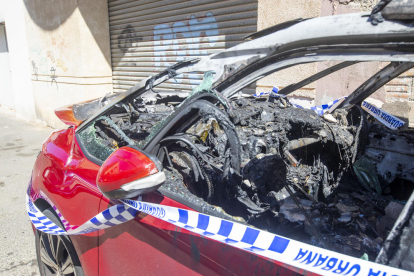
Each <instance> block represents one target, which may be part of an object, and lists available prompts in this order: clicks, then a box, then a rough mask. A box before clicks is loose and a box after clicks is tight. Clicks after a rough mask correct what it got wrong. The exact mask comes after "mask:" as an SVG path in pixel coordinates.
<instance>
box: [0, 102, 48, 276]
mask: <svg viewBox="0 0 414 276" xmlns="http://www.w3.org/2000/svg"><path fill="white" fill-rule="evenodd" d="M51 132H52V129H51V128H48V127H41V126H37V125H34V124H31V123H28V122H25V121H22V120H20V119H17V118H16V117H15V115H14V112H12V111H10V110H5V109H3V108H1V107H0V196H1V197H0V275H2V276H6V275H13V276H14V275H40V274H39V269H38V267H37V261H36V252H35V243H34V241H35V239H34V235H33V231H32V228H31V226H30V223H29V219H28V217H27V213H26V207H25V190H26V188H27V183H28V181H29V177H30V173H31V171H32V167H33V163H34V161H35V159H36V156H37V153H38V152H39V150H40V146H41V144H42V143H43V142H44V140H45V139H46V138H47V137H48V136H49V134H50V133H51Z"/></svg>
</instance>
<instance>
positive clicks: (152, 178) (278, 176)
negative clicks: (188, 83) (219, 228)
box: [27, 13, 414, 275]
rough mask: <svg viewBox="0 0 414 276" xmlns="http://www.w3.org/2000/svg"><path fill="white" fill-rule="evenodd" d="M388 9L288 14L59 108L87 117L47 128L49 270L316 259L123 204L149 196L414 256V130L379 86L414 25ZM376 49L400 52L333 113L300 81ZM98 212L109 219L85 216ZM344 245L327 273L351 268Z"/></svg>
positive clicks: (37, 189) (393, 257)
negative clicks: (166, 86)
mask: <svg viewBox="0 0 414 276" xmlns="http://www.w3.org/2000/svg"><path fill="white" fill-rule="evenodd" d="M385 14H386V13H384V16H385V17H386V15H385ZM404 19H406V18H404ZM381 20H382V22H381V23H380V24H379V26H375V25H373V24H372V22H371V21H372V19H371V18H370V17H369V15H361V14H347V15H339V16H332V17H322V18H314V19H308V20H303V19H301V20H295V21H292V22H287V23H284V24H282V25H277V26H274V27H272V28H269V29H266V30H263V31H261V32H258V33H255V34H253V35H251V36H250V37H248V38H247V40H250V41H247V42H245V43H242V44H239V45H237V46H235V47H232V48H230V49H227V50H224V51H222V52H220V53H218V54H214V55H211V56H209V57H204V58H197V59H191V60H186V61H184V62H181V63H177V64H175V65H173V66H172V67H170V68H167V69H166V70H165V71H163V72H161V73H160V74H158V75H155V76H152V77H150V78H148V79H146V80H144V81H142V82H141V83H139V84H137V85H135V86H134V87H133V88H131V89H130V90H128V91H127V92H125V93H123V94H119V95H109V96H106V97H103V98H102V99H98V100H94V101H91V102H87V103H81V104H76V105H73V106H70V107H66V108H62V109H59V110H56V114H57V116H58V117H59V118H60V119H61V120H62V121H63V122H65V123H67V124H69V125H71V127H69V128H68V129H66V130H61V131H57V132H55V133H53V134H52V135H51V136H50V137H49V138H48V140H47V141H46V142H45V143H44V144H43V147H42V151H41V153H40V155H39V156H38V159H37V161H36V163H35V167H34V170H33V175H32V179H31V181H30V184H29V188H28V192H27V193H28V210H29V215H31V216H32V217H34V216H35V213H36V212H40V213H41V215H42V216H43V217H42V218H44V219H46V220H48V221H51V222H53V223H54V224H53V225H57V226H59V227H60V228H59V229H58V228H54V229H51V228H50V227H49V228H48V226H47V224H45V223H43V224H45V225H43V224H42V226H41V227H39V225H40V222H39V221H41V219H39V217H35V218H34V219H32V222H33V224H34V226H35V228H36V233H35V234H36V247H37V252H38V262H39V266H40V270H41V273H42V275H49V274H50V273H52V274H53V273H55V274H56V273H63V274H64V275H73V274H74V275H83V274H87V275H98V274H99V275H118V274H119V275H121V274H122V275H126V274H137V273H139V274H144V273H145V274H155V273H157V274H160V273H170V274H171V273H173V274H178V273H183V272H184V273H188V274H191V273H194V274H200V273H201V274H220V275H223V274H253V273H256V274H263V273H272V274H274V273H275V272H272V271H276V272H279V274H281V275H290V274H292V275H296V274H297V273H299V274H301V273H305V272H304V271H306V269H305V270H302V269H303V268H295V267H294V266H291V265H290V264H289V263H284V262H283V261H277V260H272V259H269V258H265V257H262V256H260V254H259V255H257V252H256V251H254V250H250V251H249V250H247V251H246V250H240V249H238V248H235V247H233V246H232V245H231V244H230V243H226V242H223V243H220V242H216V241H213V240H211V239H209V238H208V236H207V238H205V237H203V236H202V235H198V234H194V233H192V232H191V231H189V230H188V229H189V228H188V229H187V228H185V227H184V228H182V229H181V228H179V227H177V226H175V225H173V224H171V223H169V222H166V221H162V220H159V219H158V218H157V216H155V217H153V216H150V215H145V214H144V213H140V212H137V211H136V210H135V211H134V210H132V209H131V208H128V207H125V205H123V203H125V202H126V201H123V200H124V199H134V200H136V199H137V197H139V199H140V200H142V201H143V202H149V203H156V204H161V205H164V206H173V207H177V208H182V209H187V210H188V209H189V210H194V211H196V212H198V213H199V214H205V215H208V216H210V218H211V217H217V218H222V219H224V220H225V221H230V222H235V223H238V224H241V225H247V226H249V227H253V228H254V229H260V230H261V231H265V232H268V233H273V234H277V235H281V236H284V237H287V238H290V239H293V240H297V241H300V242H302V243H304V244H309V245H313V246H317V247H321V248H325V249H328V250H332V251H334V252H339V253H342V254H345V255H348V256H353V257H357V258H360V257H362V256H364V258H366V259H369V260H370V261H372V262H374V261H375V262H377V263H380V264H385V265H390V266H393V267H396V268H401V269H404V270H410V271H414V269H413V262H412V260H413V258H414V254H412V253H411V251H412V249H411V247H412V243H411V239H412V234H411V233H412V232H413V229H414V227H413V224H412V222H411V220H412V219H413V205H412V202H413V199H414V197H413V196H411V197H410V194H411V193H412V190H413V181H414V162H413V158H414V157H413V156H414V135H413V134H414V133H413V132H412V130H411V129H399V128H400V127H401V124H400V121H398V120H397V119H395V118H394V117H387V118H388V119H387V120H386V121H387V122H388V126H386V125H384V122H381V119H380V117H378V116H377V117H376V116H375V114H377V115H378V112H380V111H378V110H379V109H375V107H372V105H370V104H369V103H366V102H364V100H365V99H366V98H368V97H369V96H370V95H372V94H373V93H374V92H375V91H377V90H378V89H379V88H381V87H382V86H384V85H385V84H386V83H388V82H389V81H390V80H392V79H393V78H395V77H397V76H399V75H401V74H402V73H404V72H406V71H408V70H409V69H411V68H413V67H414V47H413V46H414V26H413V24H412V23H411V21H406V20H400V19H398V18H397V19H395V18H394V19H393V20H389V19H381ZM322 61H340V62H341V63H338V64H336V65H334V66H332V67H330V68H328V69H327V70H324V71H321V72H319V73H318V74H316V75H314V76H311V77H310V78H307V79H305V80H303V81H301V82H298V83H295V84H292V85H290V86H287V87H285V88H283V89H280V90H279V91H277V93H273V94H270V95H267V96H264V97H257V95H256V97H255V96H253V95H250V94H245V93H243V89H244V88H245V87H247V86H249V85H250V84H252V83H254V82H255V81H257V80H259V79H261V78H263V77H265V76H267V75H269V74H271V73H274V72H277V71H279V70H282V69H286V68H289V67H292V66H295V65H299V64H305V63H310V62H322ZM372 61H380V62H388V63H387V65H386V66H384V68H383V69H381V70H379V71H378V72H377V73H376V74H374V75H373V76H372V77H370V78H369V79H367V80H366V81H365V82H364V83H361V85H360V86H359V87H358V88H357V89H356V90H355V91H354V92H353V93H351V94H350V95H348V97H346V98H344V99H342V100H340V101H337V102H335V103H332V104H330V105H329V106H324V107H320V108H321V110H322V111H321V112H319V114H318V112H315V110H312V109H305V108H300V107H298V106H297V105H295V104H292V103H291V102H290V101H289V99H288V98H287V97H286V96H287V95H289V94H290V93H292V92H294V91H295V90H297V89H300V88H301V87H303V86H305V85H307V84H309V83H311V82H314V81H316V80H318V79H320V78H322V77H325V76H328V75H329V74H332V73H334V72H336V71H338V70H341V69H343V68H346V67H349V66H352V65H354V64H355V63H358V62H372ZM189 72H204V79H203V81H202V83H201V84H200V85H199V86H197V87H196V88H195V89H194V90H193V91H192V92H191V93H190V94H188V93H185V92H181V91H165V90H162V89H157V86H158V85H159V84H161V83H162V82H164V81H166V80H168V79H172V78H174V77H176V76H178V75H180V74H187V73H189ZM364 103H365V104H364ZM361 105H362V107H361ZM366 110H368V111H370V112H367V111H366ZM373 110H374V111H375V112H373ZM377 111H378V112H377ZM392 118H394V119H392ZM382 119H384V118H382ZM394 190H398V191H400V192H399V193H398V192H395V193H394V192H393V191H394ZM401 191H402V192H401ZM396 194H399V195H401V194H403V195H402V196H401V197H400V198H397V199H396V198H395V197H393V195H396ZM404 205H405V206H404ZM114 207H115V208H116V210H117V212H115V211H113V210H115V209H114ZM111 208H112V209H111ZM403 208H404V209H403ZM107 210H111V211H107ZM151 212H153V209H151V210H150V211H149V213H151ZM391 213H392V214H391ZM122 214H124V215H122ZM125 214H126V215H125ZM98 216H101V217H104V218H105V219H106V221H105V222H103V221H101V220H99V217H98ZM91 218H93V219H91ZM116 218H118V219H116ZM397 218H398V219H397ZM87 222H88V223H89V224H90V225H92V224H91V223H94V225H95V228H93V227H92V228H91V229H90V228H86V227H83V228H82V225H84V224H85V223H87ZM48 223H49V222H48ZM384 223H388V228H386V227H385V228H384V227H383V226H384V225H383V224H384ZM103 224H105V225H106V226H105V225H103ZM101 225H103V226H105V227H101V228H100V226H101ZM42 227H43V228H42ZM253 228H252V229H253ZM45 229H46V230H47V231H45ZM57 229H58V230H57ZM76 229H82V231H79V232H78V234H77V235H65V233H68V234H69V233H70V231H72V232H73V231H74V230H76ZM88 229H89V230H88ZM52 230H53V231H54V232H50V231H52ZM58 234H63V235H58ZM60 245H62V246H60ZM59 250H60V251H59ZM298 256H299V255H298ZM308 257H309V256H308ZM315 258H316V256H314V258H313V259H308V260H307V264H311V263H312V262H313V260H315ZM305 261H306V260H304V261H303V262H305ZM337 261H338V259H336V261H335V265H333V266H331V267H329V266H328V265H327V266H326V267H325V270H321V271H320V273H319V274H322V273H323V274H325V273H326V274H327V275H331V274H330V273H334V274H335V273H339V271H340V270H338V269H340V266H341V264H342V261H341V264H338V265H339V266H338V267H337V268H336V269H334V266H336V262H337ZM328 263H329V261H328ZM315 266H316V265H315ZM347 266H348V265H347ZM299 267H300V266H299ZM327 267H328V268H327ZM346 269H347V268H344V269H343V270H341V273H342V272H343V273H345V272H346ZM308 271H313V272H309V274H312V273H315V271H314V270H312V269H311V268H310V269H309V270H308ZM335 271H336V272H335ZM350 272H352V273H351V274H349V273H350ZM358 273H359V270H358V271H357V272H355V273H354V272H353V271H351V270H348V271H347V273H346V274H349V275H359V274H358ZM370 273H371V272H370ZM372 273H374V272H372ZM378 273H380V272H378ZM384 273H385V272H384ZM402 273H405V272H401V275H402ZM406 273H407V274H408V273H410V272H408V271H406ZM334 274H332V275H334ZM315 275H316V274H315ZM364 275H365V274H364ZM367 275H368V274H367ZM370 275H379V274H370ZM384 275H385V274H384Z"/></svg>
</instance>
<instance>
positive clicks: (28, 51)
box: [0, 0, 112, 127]
mask: <svg viewBox="0 0 414 276" xmlns="http://www.w3.org/2000/svg"><path fill="white" fill-rule="evenodd" d="M2 21H4V22H5V26H6V31H7V39H8V46H9V60H10V70H11V80H12V86H13V99H14V108H15V109H16V113H17V115H18V116H20V117H21V118H23V119H25V120H28V121H37V122H41V123H46V124H48V125H50V126H53V127H64V125H63V123H61V122H60V120H59V119H58V118H57V117H56V116H55V114H54V109H55V108H57V107H60V106H64V105H69V104H73V103H76V102H80V101H85V100H89V99H94V98H97V97H101V96H103V95H105V94H107V93H110V92H112V69H111V55H110V44H109V23H108V2H107V0H87V1H81V0H13V1H7V0H0V22H2ZM0 104H1V103H0Z"/></svg>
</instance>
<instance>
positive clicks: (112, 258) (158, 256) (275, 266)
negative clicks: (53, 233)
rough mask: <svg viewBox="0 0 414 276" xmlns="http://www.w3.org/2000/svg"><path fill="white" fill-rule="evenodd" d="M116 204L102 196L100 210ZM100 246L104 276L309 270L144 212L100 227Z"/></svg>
mask: <svg viewBox="0 0 414 276" xmlns="http://www.w3.org/2000/svg"><path fill="white" fill-rule="evenodd" d="M143 201H145V202H150V203H157V204H162V205H166V206H172V207H176V208H182V209H186V210H192V209H191V208H188V207H187V206H185V205H183V204H181V203H179V202H176V201H174V200H172V199H170V198H168V197H164V196H163V195H160V194H159V193H157V192H152V193H149V194H146V195H143ZM113 204H115V203H114V202H111V201H109V200H108V199H106V198H103V199H102V203H101V208H100V211H103V210H105V209H107V208H109V207H110V206H112V205H113ZM120 248H122V250H120ZM99 249H100V254H99V266H100V269H99V271H100V275H114V274H116V273H119V274H124V275H134V274H145V275H154V274H169V275H179V274H181V273H185V275H200V274H201V275H256V274H259V275H287V276H288V275H292V276H293V275H298V273H304V271H303V270H300V269H296V268H293V267H290V269H292V270H290V269H289V268H286V267H284V266H283V264H281V263H278V262H276V261H273V260H267V259H266V258H263V257H261V256H258V255H256V254H254V253H251V252H246V251H243V250H240V249H237V248H234V247H232V246H230V245H228V244H223V243H220V242H217V241H214V240H211V239H209V238H206V237H202V236H200V235H198V234H195V233H192V232H190V231H188V230H186V229H184V228H179V227H176V226H175V225H173V224H171V223H168V222H165V221H163V220H160V219H158V218H156V217H153V216H149V215H146V214H142V213H141V214H138V215H137V216H136V218H135V219H134V220H131V221H128V222H126V223H124V224H121V225H118V226H115V227H111V228H107V229H104V230H100V231H99ZM138 260H140V262H142V264H141V263H139V262H138ZM308 275H315V274H308Z"/></svg>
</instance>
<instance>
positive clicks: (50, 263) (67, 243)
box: [36, 207, 85, 276]
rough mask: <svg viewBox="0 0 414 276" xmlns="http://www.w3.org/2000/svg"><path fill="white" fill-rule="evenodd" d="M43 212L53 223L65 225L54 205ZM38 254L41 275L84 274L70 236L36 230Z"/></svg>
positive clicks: (76, 275)
mask: <svg viewBox="0 0 414 276" xmlns="http://www.w3.org/2000/svg"><path fill="white" fill-rule="evenodd" d="M43 214H44V215H45V216H46V217H47V218H49V219H50V220H51V221H52V222H53V223H55V224H56V225H58V226H60V227H61V228H64V227H63V224H62V222H61V221H60V219H59V218H58V216H57V214H56V212H55V211H54V210H53V208H52V207H49V208H47V209H45V210H43ZM36 256H37V264H38V266H39V271H40V275H41V276H50V275H65V276H84V275H85V274H84V273H83V270H82V266H81V263H80V261H79V258H78V255H77V253H76V250H75V247H74V246H73V244H72V241H71V239H70V238H69V236H66V235H51V234H47V233H44V232H41V231H39V230H36Z"/></svg>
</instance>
